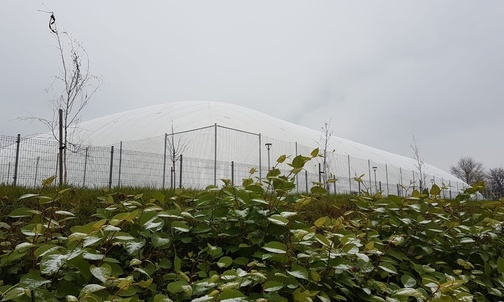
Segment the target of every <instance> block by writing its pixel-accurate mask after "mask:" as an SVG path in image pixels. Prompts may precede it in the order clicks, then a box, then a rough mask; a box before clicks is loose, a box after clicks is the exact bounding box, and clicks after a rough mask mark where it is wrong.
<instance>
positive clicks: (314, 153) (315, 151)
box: [310, 148, 319, 157]
mask: <svg viewBox="0 0 504 302" xmlns="http://www.w3.org/2000/svg"><path fill="white" fill-rule="evenodd" d="M318 154H319V148H317V149H313V151H312V152H311V153H310V155H311V157H317V156H318Z"/></svg>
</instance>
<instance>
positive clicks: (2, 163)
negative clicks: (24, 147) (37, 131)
mask: <svg viewBox="0 0 504 302" xmlns="http://www.w3.org/2000/svg"><path fill="white" fill-rule="evenodd" d="M16 140H17V138H16V137H14V136H5V135H0V175H1V178H0V183H3V184H12V182H13V176H14V164H15V162H16V145H17V144H16Z"/></svg>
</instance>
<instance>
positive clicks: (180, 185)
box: [179, 154, 182, 189]
mask: <svg viewBox="0 0 504 302" xmlns="http://www.w3.org/2000/svg"><path fill="white" fill-rule="evenodd" d="M179 188H181V189H182V154H180V171H179Z"/></svg>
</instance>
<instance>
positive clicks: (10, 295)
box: [2, 287, 26, 301]
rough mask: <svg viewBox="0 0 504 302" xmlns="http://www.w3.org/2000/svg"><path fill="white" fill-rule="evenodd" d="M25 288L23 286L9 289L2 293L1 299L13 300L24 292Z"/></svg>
mask: <svg viewBox="0 0 504 302" xmlns="http://www.w3.org/2000/svg"><path fill="white" fill-rule="evenodd" d="M25 292H26V291H25V289H24V288H23V287H14V288H11V289H9V290H8V291H7V292H5V293H4V294H3V299H2V301H8V300H14V299H16V298H19V297H21V296H22V295H24V294H25Z"/></svg>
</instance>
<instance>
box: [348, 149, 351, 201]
mask: <svg viewBox="0 0 504 302" xmlns="http://www.w3.org/2000/svg"><path fill="white" fill-rule="evenodd" d="M350 170H351V167H350V155H348V188H349V189H350V194H352V172H351V171H350Z"/></svg>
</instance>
